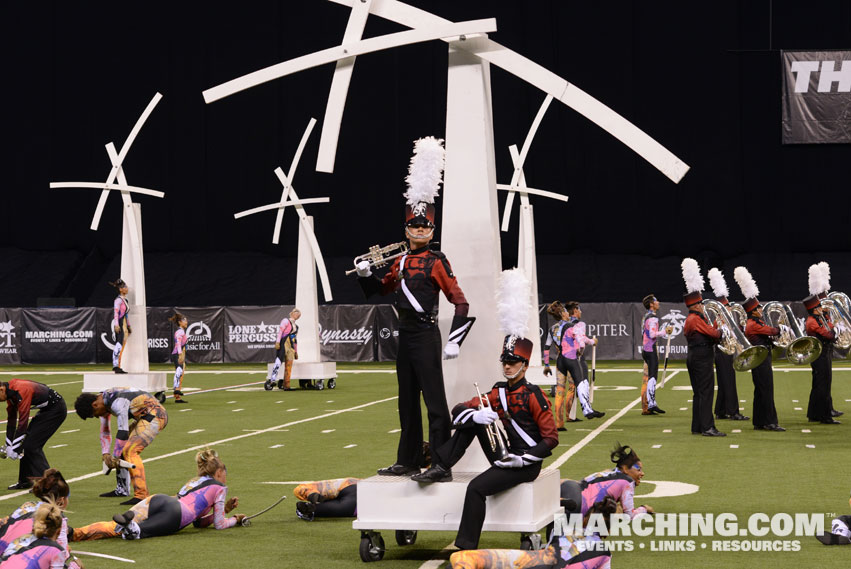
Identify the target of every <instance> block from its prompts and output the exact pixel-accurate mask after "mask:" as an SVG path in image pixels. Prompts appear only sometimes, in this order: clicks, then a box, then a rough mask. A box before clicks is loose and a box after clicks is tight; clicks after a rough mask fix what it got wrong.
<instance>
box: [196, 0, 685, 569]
mask: <svg viewBox="0 0 851 569" xmlns="http://www.w3.org/2000/svg"><path fill="white" fill-rule="evenodd" d="M330 1H331V2H334V3H337V4H341V5H344V6H348V7H350V8H351V14H350V16H349V21H348V25H347V27H346V31H345V34H344V37H343V43H342V45H339V46H336V47H332V48H329V49H326V50H322V51H318V52H315V53H312V54H308V55H304V56H301V57H298V58H295V59H292V60H290V61H285V62H283V63H279V64H276V65H272V66H270V67H267V68H265V69H261V70H259V71H256V72H253V73H249V74H248V75H245V76H243V77H239V78H236V79H233V80H231V81H228V82H226V83H223V84H222V85H218V86H216V87H213V88H211V89H208V90H206V91H204V99H205V100H206V101H207V102H208V103H211V102H213V101H217V100H219V99H222V98H224V97H228V96H230V95H233V94H235V93H237V92H240V91H242V90H245V89H249V88H251V87H254V86H257V85H260V84H262V83H265V82H267V81H271V80H274V79H277V78H280V77H284V76H287V75H291V74H293V73H297V72H299V71H302V70H305V69H308V68H311V67H315V66H317V65H322V64H324V63H330V62H336V69H335V71H334V79H333V81H332V84H331V90H330V94H329V98H328V103H327V107H326V112H325V122H324V123H323V127H322V140H320V144H319V155H318V157H317V170H320V171H327V172H330V171H331V170H332V169H333V164H334V154H335V153H336V142H337V138H338V133H339V128H340V124H341V120H342V115H343V108H344V106H345V101H346V95H347V92H348V86H349V83H350V78H351V74H352V71H353V66H354V62H355V58H356V56H358V55H364V54H367V53H371V52H374V51H378V50H384V49H391V48H394V47H398V46H402V45H407V44H411V43H417V42H423V41H430V40H435V39H440V40H442V41H445V42H447V43H448V44H449V57H448V80H447V103H446V109H447V111H446V133H445V140H446V168H445V170H444V193H443V214H442V220H441V243H442V249H443V251H444V252H446V254H447V257H448V258H449V259H450V260H451V262H452V266H453V269H454V271H455V274H456V276H457V277H458V281H459V283H460V284H461V286H462V288H463V289H464V292H465V294H466V296H467V299H468V300H469V301H470V304H471V311H470V314H471V315H473V316H476V317H477V318H478V320H477V322H476V327H475V328H474V329H473V332H472V333H471V334H470V335H469V336H468V337H467V339H466V341H465V342H464V347H463V349H462V350H461V355H460V357H458V358H456V359H454V360H449V361H447V362H444V384H445V390H446V396H447V401H448V402H449V404H450V405H454V404H455V403H457V402H458V401H463V400H466V399H469V397H470V385H469V378H471V377H477V376H478V375H480V373H481V369H480V366H481V362H482V361H492V360H493V358H495V357H496V354H498V351H499V346H501V343H502V337H501V336H500V334H499V326H498V323H497V322H496V315H495V314H494V313H493V311H492V310H489V309H488V306H489V305H490V304H491V301H492V299H493V298H494V293H495V291H496V283H497V278H498V276H499V274H500V272H501V269H502V267H501V252H500V239H499V219H498V212H497V197H496V190H497V184H496V170H495V155H494V148H493V118H492V103H491V87H490V64H494V65H497V66H498V67H501V68H502V69H504V70H506V71H508V72H509V73H511V74H512V75H514V76H516V77H518V78H519V79H521V80H523V81H525V82H527V83H529V84H531V85H533V86H535V87H538V88H539V89H541V90H542V91H544V93H546V94H547V95H550V96H552V97H553V98H555V99H557V100H559V101H560V102H562V103H564V104H565V105H567V106H568V107H570V108H572V109H574V110H576V111H577V112H579V113H580V114H582V115H583V116H585V117H586V118H588V119H589V120H590V121H592V122H593V123H595V124H597V125H598V126H600V127H601V128H603V129H604V130H606V131H607V132H609V133H610V134H612V135H613V136H614V137H616V138H617V139H618V140H620V141H621V142H623V143H624V144H626V145H627V146H628V147H630V148H631V149H633V150H634V151H635V152H636V153H638V154H639V155H640V156H642V157H643V158H644V159H645V160H647V161H648V162H650V164H652V165H653V166H654V167H656V168H657V169H659V170H660V171H661V172H662V173H663V174H665V175H666V176H667V177H668V178H670V179H671V180H673V181H674V182H679V180H680V179H681V178H682V177H683V176H684V175H685V173H686V172H687V171H688V166H687V165H686V164H685V163H684V162H682V161H681V160H680V159H679V158H677V157H676V156H675V155H674V154H673V153H671V152H670V151H669V150H667V149H666V148H665V147H663V146H662V145H661V144H659V143H658V142H656V141H655V140H653V139H652V138H651V137H650V136H648V135H647V134H646V133H645V132H643V131H642V130H640V129H639V128H638V127H636V126H635V125H633V124H632V123H630V122H629V121H627V120H626V119H625V118H623V117H622V116H620V115H618V114H617V113H615V112H614V111H613V110H612V109H610V108H608V107H607V106H606V105H604V104H603V103H601V102H600V101H598V100H596V99H594V98H593V97H591V96H590V95H588V94H587V93H585V92H584V91H582V90H581V89H579V88H577V87H576V86H574V85H571V84H570V83H569V82H568V81H566V80H565V79H563V78H561V77H559V76H558V75H556V74H554V73H552V72H550V71H548V70H547V69H545V68H543V67H541V66H540V65H538V64H536V63H534V62H533V61H531V60H529V59H527V58H525V57H523V56H521V55H520V54H518V53H515V52H513V51H511V50H510V49H508V48H506V47H504V46H501V45H500V44H498V43H496V42H494V41H492V40H490V39H488V37H487V35H486V34H487V33H490V32H493V31H495V30H496V23H495V22H494V20H492V19H486V20H474V21H468V22H459V23H453V22H450V21H449V20H445V19H443V18H440V17H438V16H435V15H434V14H431V13H429V12H427V11H425V10H421V9H419V8H415V7H413V6H409V5H407V4H404V3H403V2H399V1H397V0H330ZM369 14H372V15H376V16H379V17H382V18H385V19H388V20H391V21H393V22H395V23H398V24H401V25H403V26H406V27H409V28H412V29H411V30H409V31H403V32H398V33H394V34H387V35H383V36H378V37H375V38H370V39H366V40H364V39H361V37H362V34H363V30H364V26H365V22H366V18H367V16H368V15H369ZM527 193H532V192H529V191H528V190H527ZM449 308H450V306H449V304H448V302H447V301H446V300H445V299H444V298H442V297H441V308H440V314H441V317H440V326H441V329H442V331H443V336H444V337H446V333H447V332H448V330H449V326H450V324H451V319H452V311H451V310H449ZM494 373H495V374H498V370H497V368H496V366H495V367H494ZM470 450H471V451H472V450H473V449H472V447H471V449H470ZM486 465H487V463H486V461H485V459H484V456H483V455H482V454H481V453H474V452H467V454H466V455H465V457H464V458H463V459H462V460H461V462H459V463H458V464H456V465H455V467H454V469H455V471H456V472H462V471H465V470H466V471H468V472H471V471H476V472H478V471H481V470H482V469H483V468H484V467H486ZM455 479H456V480H458V481H459V483H458V484H456V483H454V482H452V483H443V484H439V485H434V486H432V487H431V488H429V491H424V490H419V489H417V488H415V487H413V483H412V482H406V481H404V480H401V481H400V483H399V484H388V483H386V481H384V482H383V483H378V482H376V483H373V482H372V479H367V480H363V481H361V482H360V483H359V485H358V520H357V521H356V522H355V523H354V524H353V527H355V528H356V529H361V530H362V540H367V541H371V542H372V543H371V544H370V543H366V544H364V543H362V548H361V551H368V552H374V553H368V556H369V557H370V559H366V558H364V560H365V561H367V560H375V559H379V558H380V556H381V555H383V550H382V548H380V547H376V543H379V541H378V540H380V537H378V538H377V537H376V533H375V532H374V531H373V530H377V529H398V528H400V527H404V528H410V529H416V528H420V529H454V528H456V527H457V525H458V521H459V512H458V508H457V504H458V503H460V502H461V501H463V496H464V492H465V488H466V483H467V481H468V478H465V477H462V476H459V475H458V474H456V475H455ZM435 486H436V487H435ZM435 498H439V499H435ZM402 503H404V506H403V507H400V504H402ZM557 503H558V472H557V471H555V470H552V469H548V470H547V471H545V472H544V473H542V475H541V476H539V477H538V479H537V480H536V481H535V482H534V483H530V484H524V485H522V486H520V487H517V488H515V489H512V490H511V491H508V492H505V493H503V494H501V495H500V497H499V499H497V500H494V499H491V500H490V501H489V505H488V512H487V517H486V519H485V523H484V530H503V531H530V532H532V531H537V530H538V529H540V528H541V527H543V525H546V524H547V523H549V522H551V521H552V519H553V511H552V504H557ZM364 545H365V547H363V546H364ZM363 555H364V554H363V553H362V557H363Z"/></svg>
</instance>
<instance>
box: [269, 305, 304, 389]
mask: <svg viewBox="0 0 851 569" xmlns="http://www.w3.org/2000/svg"><path fill="white" fill-rule="evenodd" d="M299 318H301V310H299V309H298V308H293V309H292V310H291V311H290V315H289V316H288V317H287V318H284V319H283V320H281V325H280V326H279V327H278V339H277V341H276V342H275V350H277V354H276V355H275V366H274V367H273V368H272V375H271V377H269V379H268V380H267V381H268V382H269V383H270V384H274V383H275V382H276V381H277V382H278V389H283V390H284V391H292V390H293V388H292V387H290V376H291V375H292V372H293V361H294V360H297V359H298V340H297V336H298V324H296V320H298V319H299ZM282 357H283V360H281V358H282ZM282 361H283V362H284V379H278V372H279V371H280V369H281V362H282Z"/></svg>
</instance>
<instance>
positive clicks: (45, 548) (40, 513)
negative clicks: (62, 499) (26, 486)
mask: <svg viewBox="0 0 851 569" xmlns="http://www.w3.org/2000/svg"><path fill="white" fill-rule="evenodd" d="M62 520H63V518H62V508H60V507H59V506H58V505H57V504H56V502H54V501H53V500H52V499H48V501H47V503H44V504H41V505H40V506H39V507H38V510H37V511H36V512H35V516H34V517H33V532H32V533H29V534H26V535H22V536H21V537H19V538H17V539H16V540H14V541H13V542H12V543H10V544H9V546H8V547H7V548H6V550H5V551H4V552H3V557H2V558H0V568H3V569H7V568H8V569H13V568H19V567H20V568H24V569H29V568H30V567H33V568H38V569H48V568H49V569H63V568H66V567H68V565H67V564H66V562H65V556H66V552H65V548H63V547H62V546H61V545H59V542H58V539H59V537H60V534H61V533H62ZM78 567H79V565H78Z"/></svg>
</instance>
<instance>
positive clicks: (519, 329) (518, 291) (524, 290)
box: [496, 269, 532, 338]
mask: <svg viewBox="0 0 851 569" xmlns="http://www.w3.org/2000/svg"><path fill="white" fill-rule="evenodd" d="M531 310H532V285H531V284H530V282H529V279H528V278H527V277H526V273H524V272H523V269H509V270H506V271H502V274H501V275H500V276H499V283H498V285H497V291H496V314H497V319H498V320H499V325H500V328H501V329H502V331H503V333H505V334H506V335H508V336H515V337H518V338H527V337H528V336H527V334H529V314H530V312H531Z"/></svg>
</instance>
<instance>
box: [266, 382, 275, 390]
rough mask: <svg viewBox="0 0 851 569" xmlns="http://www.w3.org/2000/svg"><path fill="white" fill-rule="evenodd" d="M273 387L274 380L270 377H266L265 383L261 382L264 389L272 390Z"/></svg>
mask: <svg viewBox="0 0 851 569" xmlns="http://www.w3.org/2000/svg"><path fill="white" fill-rule="evenodd" d="M274 388H275V382H274V381H272V380H271V379H267V380H266V382H265V383H263V389H265V390H266V391H272V389H274Z"/></svg>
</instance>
